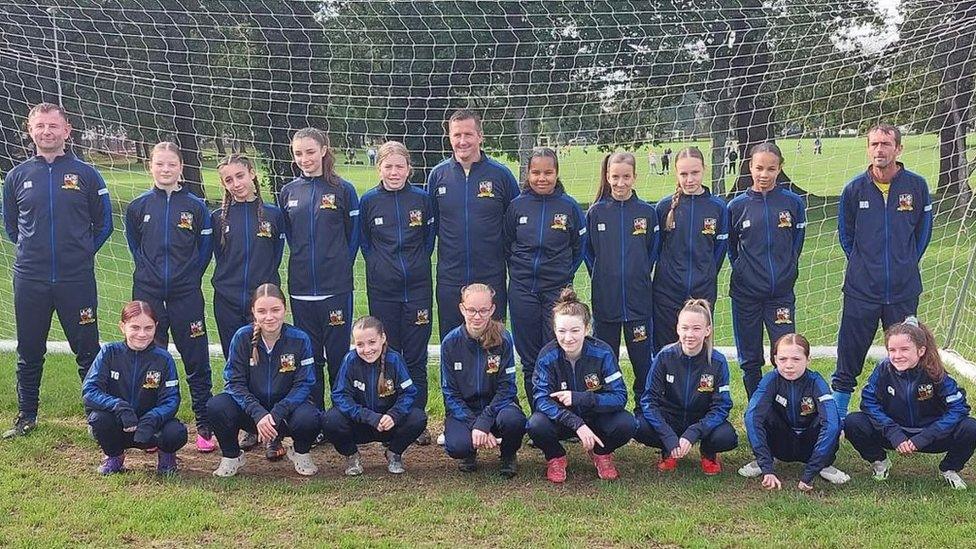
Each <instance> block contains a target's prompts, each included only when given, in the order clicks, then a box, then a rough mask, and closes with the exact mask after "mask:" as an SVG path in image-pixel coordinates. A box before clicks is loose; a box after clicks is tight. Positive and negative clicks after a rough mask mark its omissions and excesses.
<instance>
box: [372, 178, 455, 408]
mask: <svg viewBox="0 0 976 549" xmlns="http://www.w3.org/2000/svg"><path fill="white" fill-rule="evenodd" d="M385 185H386V183H384V182H381V183H380V184H379V185H377V186H376V187H375V188H373V189H372V190H370V191H369V192H367V193H366V194H364V195H363V198H362V200H361V201H360V202H359V218H360V219H361V220H362V222H361V224H360V230H361V231H362V232H361V235H360V247H361V249H362V251H363V257H364V258H366V295H367V297H368V298H369V314H371V315H372V316H375V317H376V318H378V319H380V320H381V321H382V322H383V327H384V329H385V330H386V335H387V338H388V339H387V344H388V345H389V346H390V348H392V349H396V350H397V351H400V353H401V354H402V355H403V360H404V361H405V362H406V363H407V370H408V371H409V372H410V378H411V379H413V381H414V384H415V385H416V386H417V397H416V398H415V399H414V401H413V406H414V407H415V408H420V409H421V410H425V409H426V408H427V343H428V342H429V341H430V335H431V327H432V326H433V324H432V323H433V321H434V319H433V318H432V316H431V308H432V305H433V282H432V280H431V274H430V267H431V262H430V256H431V253H433V251H434V238H435V236H436V234H437V226H436V218H435V217H434V213H433V210H434V207H433V203H432V201H431V199H430V195H428V194H427V193H426V192H424V191H423V190H422V189H419V188H417V187H414V186H413V185H411V184H410V183H409V182H405V184H404V186H403V187H401V188H399V189H397V190H388V189H387V188H386V186H385Z"/></svg>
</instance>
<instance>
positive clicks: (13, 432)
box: [3, 412, 37, 438]
mask: <svg viewBox="0 0 976 549" xmlns="http://www.w3.org/2000/svg"><path fill="white" fill-rule="evenodd" d="M35 427H37V417H27V416H26V415H25V414H24V413H23V412H17V416H16V417H15V418H14V425H13V427H11V428H10V429H8V430H6V431H4V432H3V438H14V437H22V436H25V435H28V434H30V432H31V431H33V430H34V428H35Z"/></svg>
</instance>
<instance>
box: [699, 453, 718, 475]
mask: <svg viewBox="0 0 976 549" xmlns="http://www.w3.org/2000/svg"><path fill="white" fill-rule="evenodd" d="M701 469H702V472H703V473H705V474H706V475H708V476H712V475H717V474H719V473H721V472H722V462H720V461H719V460H718V455H716V456H715V459H709V458H708V457H705V456H702V458H701Z"/></svg>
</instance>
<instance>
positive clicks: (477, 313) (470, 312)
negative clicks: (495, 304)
mask: <svg viewBox="0 0 976 549" xmlns="http://www.w3.org/2000/svg"><path fill="white" fill-rule="evenodd" d="M461 310H462V311H464V314H466V315H471V316H481V317H485V316H488V315H490V314H491V310H492V307H489V308H487V309H469V308H468V307H463V306H462V307H461Z"/></svg>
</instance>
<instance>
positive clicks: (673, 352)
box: [634, 154, 739, 475]
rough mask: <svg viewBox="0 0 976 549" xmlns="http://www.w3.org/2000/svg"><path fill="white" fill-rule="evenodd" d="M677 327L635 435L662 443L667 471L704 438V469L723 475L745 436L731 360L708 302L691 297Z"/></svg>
mask: <svg viewBox="0 0 976 549" xmlns="http://www.w3.org/2000/svg"><path fill="white" fill-rule="evenodd" d="M679 158H680V154H679ZM678 166H679V167H678V170H679V171H680V162H679V163H678ZM677 332H678V341H677V342H676V343H672V344H671V345H667V346H665V347H664V348H663V349H661V350H660V351H658V353H657V356H655V357H654V362H653V363H652V364H651V371H650V373H648V375H647V386H646V387H645V389H644V394H643V395H642V396H641V400H640V411H639V412H638V413H637V422H638V427H637V434H636V435H634V439H635V440H637V441H638V442H640V443H642V444H646V445H648V446H653V447H655V448H660V449H661V462H660V463H658V466H657V468H658V470H659V471H662V472H665V471H673V470H674V469H675V468H677V466H678V460H679V459H681V458H683V457H685V456H687V455H688V452H689V450H691V447H692V446H693V445H694V444H695V443H696V442H701V469H702V471H703V472H704V473H705V474H706V475H717V474H719V473H721V472H722V465H721V462H719V459H718V454H719V453H720V452H727V451H729V450H731V449H733V448H735V447H736V446H737V445H738V443H739V439H738V437H737V436H736V434H735V429H734V428H733V427H732V424H731V423H729V412H730V411H731V410H732V396H731V393H730V392H729V364H728V362H727V361H726V360H725V356H723V355H722V353H720V352H719V351H717V350H715V349H714V348H713V347H712V311H711V308H710V307H709V305H708V302H707V301H705V300H704V299H690V300H688V302H687V303H686V304H685V306H684V307H683V308H682V309H681V311H680V312H679V313H678V326H677Z"/></svg>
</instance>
